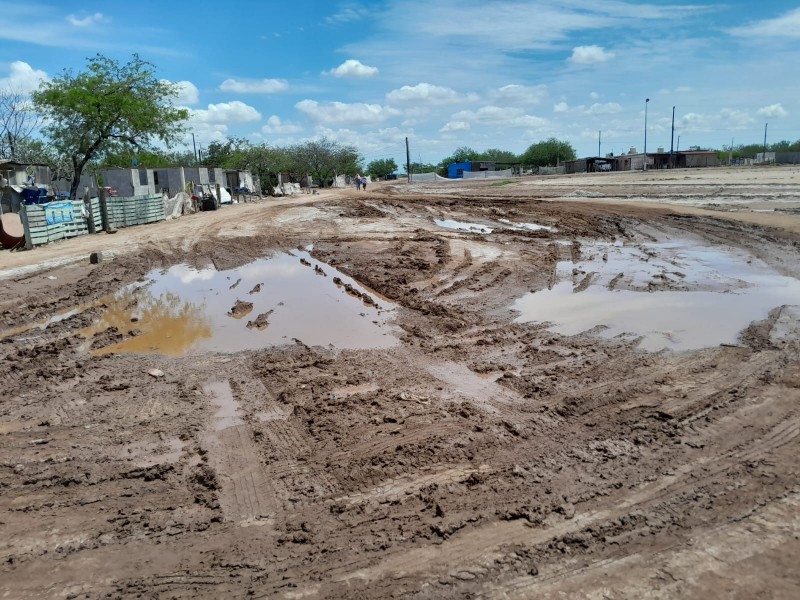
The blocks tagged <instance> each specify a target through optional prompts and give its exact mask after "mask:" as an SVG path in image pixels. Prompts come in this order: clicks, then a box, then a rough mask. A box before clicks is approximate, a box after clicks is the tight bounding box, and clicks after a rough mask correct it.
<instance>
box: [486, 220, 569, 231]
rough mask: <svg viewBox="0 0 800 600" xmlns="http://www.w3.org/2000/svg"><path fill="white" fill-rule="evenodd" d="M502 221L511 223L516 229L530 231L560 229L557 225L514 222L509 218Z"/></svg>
mask: <svg viewBox="0 0 800 600" xmlns="http://www.w3.org/2000/svg"><path fill="white" fill-rule="evenodd" d="M500 222H501V223H504V224H505V225H510V226H511V227H512V228H514V229H527V230H528V231H551V232H555V231H558V229H556V228H555V227H551V226H550V225H539V224H538V223H514V222H513V221H509V220H508V219H500Z"/></svg>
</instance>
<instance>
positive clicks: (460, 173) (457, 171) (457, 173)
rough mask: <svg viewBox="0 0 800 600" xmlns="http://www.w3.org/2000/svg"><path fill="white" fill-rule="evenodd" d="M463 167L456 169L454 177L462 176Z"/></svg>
mask: <svg viewBox="0 0 800 600" xmlns="http://www.w3.org/2000/svg"><path fill="white" fill-rule="evenodd" d="M463 176H464V169H456V177H463Z"/></svg>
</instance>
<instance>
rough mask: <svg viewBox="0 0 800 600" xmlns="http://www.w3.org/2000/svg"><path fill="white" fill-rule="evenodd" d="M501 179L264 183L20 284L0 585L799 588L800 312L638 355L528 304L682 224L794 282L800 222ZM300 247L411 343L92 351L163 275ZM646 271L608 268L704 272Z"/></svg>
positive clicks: (373, 593)
mask: <svg viewBox="0 0 800 600" xmlns="http://www.w3.org/2000/svg"><path fill="white" fill-rule="evenodd" d="M505 188H506V189H505V191H504V192H503V190H500V191H498V189H495V188H491V187H489V186H484V187H483V188H482V189H484V191H485V193H484V194H481V193H480V191H475V190H472V189H470V190H469V193H465V194H460V193H455V192H452V191H451V192H450V193H444V192H441V191H437V190H435V192H436V193H435V194H424V195H423V194H408V193H406V192H407V191H408V190H407V188H403V187H397V188H390V187H381V186H377V187H376V188H374V189H373V190H371V191H370V192H368V193H365V194H360V195H357V194H355V192H348V193H343V194H340V195H338V196H334V195H331V196H330V197H329V198H322V199H319V200H315V202H314V203H308V202H306V203H305V204H303V205H302V206H292V205H288V204H287V205H282V206H275V207H269V206H266V205H265V206H262V210H263V211H264V214H266V215H269V218H268V219H267V218H264V219H263V220H259V221H258V224H257V225H256V226H253V223H252V215H251V214H250V212H251V211H253V210H255V209H252V208H249V207H248V208H247V209H246V211H245V210H243V211H242V213H237V212H236V210H237V209H236V208H234V209H230V212H229V213H228V214H229V215H230V216H229V217H228V218H226V220H225V222H224V223H222V222H220V223H219V224H218V225H215V226H214V227H213V228H210V229H209V230H207V231H206V232H205V233H203V234H202V235H200V236H199V237H197V236H196V235H195V234H191V235H190V234H188V233H187V236H188V237H187V238H186V239H181V238H180V237H177V238H173V239H172V240H170V241H162V242H158V241H154V242H152V243H146V244H144V245H143V247H142V248H141V249H140V251H139V252H137V253H136V254H135V255H131V254H128V255H120V256H119V257H118V258H116V259H115V260H113V261H112V262H109V263H107V264H104V265H101V266H100V267H97V268H92V269H89V268H86V267H59V268H57V269H55V270H52V271H49V272H48V273H47V274H44V275H38V276H30V277H28V276H25V277H24V278H20V280H19V281H16V282H13V281H7V282H6V284H7V285H8V286H11V287H9V289H13V290H14V294H13V298H12V297H8V296H7V297H6V299H5V300H4V301H3V302H4V304H3V310H4V311H5V312H3V313H2V324H3V327H5V328H6V333H7V335H5V336H4V337H3V338H2V340H0V361H2V365H3V367H2V368H3V371H4V373H5V376H4V378H3V387H2V389H1V390H0V453H1V454H2V457H3V458H2V461H0V491H2V493H0V514H2V516H0V530H1V531H2V533H3V535H2V536H0V538H1V541H0V558H2V563H1V565H0V579H2V581H3V582H4V583H3V587H4V588H5V590H6V591H7V592H8V593H9V594H10V597H14V598H49V597H51V598H81V597H88V598H101V597H146V598H156V597H175V598H195V597H203V598H219V597H256V598H265V597H278V598H280V597H283V598H300V597H305V598H356V597H357V598H387V597H408V598H412V597H413V598H464V597H480V598H529V597H545V598H547V597H564V596H568V597H587V598H588V597H597V595H598V590H604V591H603V593H604V594H606V595H607V596H608V597H625V598H631V597H645V596H647V595H652V596H656V597H670V598H686V597H702V598H729V597H742V598H745V597H772V598H783V597H785V598H790V597H796V595H797V593H798V592H800V579H798V576H797V574H796V557H797V556H798V555H800V543H798V539H797V535H796V534H797V530H798V526H799V525H800V522H799V521H798V515H799V514H800V512H799V511H798V508H800V479H799V476H798V469H797V454H798V450H799V449H800V443H799V440H800V437H799V434H800V426H798V423H799V422H800V421H798V415H797V410H798V408H797V407H798V406H800V403H799V401H800V369H799V368H798V364H800V342H798V339H800V336H798V335H797V332H798V329H797V327H798V315H800V312H798V310H797V309H795V308H792V307H790V306H785V307H782V308H781V307H777V306H776V307H774V310H771V311H767V312H766V313H765V314H764V315H763V316H762V317H761V318H759V319H757V320H756V321H755V322H754V323H752V324H750V325H749V326H747V327H746V328H745V330H744V332H743V334H742V336H741V337H740V338H739V339H738V340H737V341H736V343H735V344H728V345H724V346H719V345H714V346H713V347H708V348H700V349H696V350H690V351H682V352H676V351H670V350H664V351H658V352H646V351H643V350H642V349H641V348H640V347H639V345H638V342H639V338H637V337H635V336H630V335H628V336H619V337H604V336H603V335H601V334H602V328H600V329H598V330H594V331H590V332H588V333H581V334H578V335H562V334H559V333H557V332H556V331H555V330H554V329H553V328H552V327H547V326H546V325H545V324H544V323H540V322H531V323H518V322H515V319H516V317H517V316H518V315H517V313H515V312H513V311H512V310H511V307H512V305H513V303H514V301H515V300H516V299H518V298H520V297H521V296H523V295H524V294H526V293H528V292H529V291H531V290H546V289H548V288H553V287H554V286H556V285H557V284H558V278H559V275H558V273H559V270H560V269H561V270H563V268H564V266H565V265H570V268H574V272H573V273H572V275H571V277H572V278H573V279H571V281H574V282H575V293H578V294H580V293H585V290H587V289H591V286H592V285H594V282H595V279H594V278H593V277H594V275H592V272H591V269H588V270H587V267H586V264H587V261H588V260H589V259H590V256H591V255H593V254H597V250H596V248H597V247H601V246H598V245H605V246H608V247H610V248H614V247H615V246H614V244H615V243H616V244H618V245H621V246H622V247H625V248H633V249H637V251H640V252H641V257H642V258H641V269H642V271H641V272H643V273H649V271H647V268H650V267H652V265H653V264H655V263H658V261H666V260H673V258H672V257H669V256H665V255H659V253H660V252H662V250H661V249H662V248H664V247H667V242H670V241H675V240H691V241H692V243H697V244H701V245H703V244H705V245H708V246H709V247H714V248H721V247H726V248H732V249H735V250H736V251H737V252H741V253H745V254H747V255H748V256H750V257H752V260H753V261H754V264H755V262H758V263H759V264H761V263H763V264H764V265H765V267H764V268H765V269H766V268H767V266H769V267H771V268H772V269H774V270H775V271H776V272H777V273H781V274H783V275H785V276H795V277H796V276H797V275H798V273H797V268H798V267H797V265H798V261H797V258H798V254H800V252H798V240H797V239H796V237H794V235H793V234H792V233H791V231H786V230H784V231H778V230H775V229H767V228H763V227H761V226H753V225H749V224H743V223H740V222H737V221H732V220H729V219H726V218H724V215H722V216H721V217H719V218H717V217H709V216H706V215H702V216H700V215H685V214H678V212H677V211H675V210H671V209H670V208H669V207H665V208H655V209H653V208H648V207H643V206H637V205H630V206H622V205H614V206H608V205H604V204H598V203H589V202H583V201H581V202H575V201H572V200H564V201H542V200H541V198H540V197H538V196H537V195H531V194H528V195H527V196H526V195H525V194H524V193H522V192H519V191H518V190H514V189H513V186H505ZM508 188H511V189H508ZM501 192H503V193H501ZM223 212H224V211H223ZM245 213H247V214H245ZM437 219H450V220H454V221H457V222H463V223H479V224H481V225H482V226H483V227H484V228H485V229H486V230H487V231H488V229H489V228H492V229H493V230H492V232H491V233H476V232H474V231H468V230H465V229H461V230H459V229H448V228H445V227H440V226H437V225H436V224H435V220H437ZM509 223H510V224H511V225H509ZM523 224H527V225H536V226H541V227H549V228H550V229H544V228H538V229H530V228H527V229H526V228H525V227H523V226H522V225H523ZM498 225H500V226H498ZM170 227H177V226H174V225H170ZM176 232H178V233H179V232H180V230H179V229H176ZM243 232H244V233H246V235H241V234H242V233H243ZM193 235H194V236H195V237H192V236H193ZM309 244H313V250H312V251H311V254H312V256H313V258H314V259H316V260H319V261H322V262H324V263H325V264H326V265H329V267H326V269H327V270H328V271H329V274H332V273H333V271H334V270H338V271H339V272H340V273H342V274H343V275H346V276H350V277H352V278H354V279H355V280H356V281H358V282H360V283H361V284H362V285H363V286H365V289H366V290H368V293H369V294H370V297H374V298H376V299H377V301H378V302H379V303H382V304H386V305H390V304H391V305H392V306H396V307H397V308H396V319H395V322H396V325H397V327H398V331H399V333H398V334H397V335H398V338H399V343H398V344H397V345H395V346H393V347H391V348H388V349H381V350H346V349H341V348H335V347H321V346H316V347H312V346H309V345H307V344H306V343H304V342H303V340H302V339H298V340H294V341H293V340H287V344H286V345H282V346H276V347H269V348H264V349H263V350H258V351H248V352H241V353H236V354H222V353H219V354H216V353H210V354H203V355H199V356H187V357H179V358H169V357H165V356H160V355H157V354H108V355H96V354H93V353H92V352H91V351H90V350H89V349H87V342H88V343H89V344H90V346H91V347H93V348H94V349H102V348H104V347H107V346H109V345H110V344H112V343H115V342H117V341H119V336H122V337H125V336H129V335H135V331H134V330H135V329H136V328H137V327H142V326H143V324H141V323H137V322H132V323H131V325H130V329H128V330H117V331H105V332H100V333H97V334H95V335H94V337H93V338H92V339H90V340H86V339H84V337H83V334H82V333H81V332H82V331H83V330H84V329H85V327H86V326H87V325H89V324H91V323H93V322H95V321H96V320H97V319H98V317H99V316H100V315H101V314H102V313H103V311H104V310H105V309H106V307H107V305H108V303H107V302H106V300H104V298H106V297H107V295H108V294H112V293H114V292H115V291H116V290H118V289H119V288H120V287H121V286H122V285H124V284H128V283H132V282H135V281H137V280H139V279H140V278H141V277H142V276H144V275H145V274H146V273H147V272H149V271H150V270H152V269H163V268H166V267H168V266H170V265H172V264H176V263H181V262H182V263H187V264H189V265H196V266H200V265H207V264H209V263H211V264H213V265H214V266H215V267H216V269H218V270H225V269H230V268H236V267H239V266H241V265H244V264H245V263H247V262H249V261H250V260H252V259H255V258H258V257H262V256H266V255H269V254H271V253H278V252H282V251H286V250H291V249H293V248H297V247H306V246H307V245H309ZM605 246H602V247H605ZM617 247H619V246H617ZM648 252H649V253H652V255H651V254H648ZM759 261H761V262H759ZM571 265H574V267H572V266H571ZM298 268H307V267H305V266H303V265H299V266H298ZM675 270H677V267H676V268H675ZM48 274H52V275H53V276H55V277H56V278H57V279H55V280H45V279H44V277H47V275H48ZM656 275H661V273H657V274H656ZM656 275H647V277H649V278H650V279H645V280H644V281H643V282H640V281H638V280H637V281H632V280H629V277H630V273H628V274H627V275H626V276H625V277H624V278H622V279H618V280H617V281H616V283H615V284H614V285H615V286H616V285H619V287H620V288H622V287H625V286H628V287H631V288H633V286H634V283H636V284H637V285H639V284H641V285H643V286H646V285H647V284H648V283H650V284H652V286H653V287H651V288H650V289H652V290H671V289H673V288H674V289H679V288H680V286H684V287H686V286H687V284H686V283H685V281H684V280H680V279H679V278H677V277H673V278H672V279H669V280H665V279H664V278H663V277H657V276H656ZM673 280H674V281H673ZM264 281H265V283H264V286H265V289H266V288H268V287H269V286H270V282H269V279H268V278H265V279H264ZM665 281H666V282H665ZM670 281H673V283H669V282H670ZM331 285H333V284H331ZM612 287H613V286H612ZM643 293H644V294H646V295H648V296H650V295H652V294H648V293H647V292H643ZM653 294H658V291H654V292H653ZM248 298H249V297H248ZM336 298H338V296H336ZM798 304H800V300H799V301H798ZM72 308H75V312H74V313H71V314H67V315H62V316H63V318H60V320H54V321H52V322H50V323H49V324H47V326H46V327H37V328H26V327H20V329H18V330H14V329H13V328H14V327H18V326H24V325H26V324H27V325H30V324H31V323H33V322H39V323H46V322H47V321H46V320H47V319H48V318H49V317H51V316H53V315H54V314H60V313H62V311H66V310H69V309H72ZM253 314H255V313H253ZM279 316H280V312H279V311H276V313H275V314H270V315H269V319H268V323H267V324H266V325H265V327H266V328H268V327H272V325H271V324H270V322H271V321H273V320H274V319H277V318H279ZM245 320H246V319H245ZM242 326H244V323H242ZM126 329H127V328H126ZM132 332H133V333H132Z"/></svg>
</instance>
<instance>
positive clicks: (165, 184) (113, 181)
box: [99, 167, 252, 197]
mask: <svg viewBox="0 0 800 600" xmlns="http://www.w3.org/2000/svg"><path fill="white" fill-rule="evenodd" d="M245 173H248V175H249V172H245ZM99 174H100V176H101V177H102V179H103V186H104V187H111V188H113V189H115V190H117V195H118V196H126V197H127V196H145V195H152V194H160V193H162V192H165V193H166V194H167V195H169V196H174V195H175V194H177V193H178V192H184V191H186V188H187V185H188V184H189V183H192V184H193V186H194V185H202V186H204V187H207V186H210V187H211V188H213V187H214V186H215V185H216V184H219V185H220V187H223V188H224V187H226V186H225V184H226V181H227V180H226V177H225V172H224V171H223V169H221V168H219V167H164V168H156V169H147V168H144V167H131V168H117V169H105V170H103V171H100V173H99ZM250 182H251V183H252V176H251V178H250Z"/></svg>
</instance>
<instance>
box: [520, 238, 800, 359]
mask: <svg viewBox="0 0 800 600" xmlns="http://www.w3.org/2000/svg"><path fill="white" fill-rule="evenodd" d="M582 255H583V257H584V260H583V261H582V262H579V263H573V262H571V261H564V262H560V263H558V267H557V283H556V284H555V285H554V286H553V287H552V288H551V289H549V290H542V291H538V292H532V293H529V294H526V295H525V296H523V297H522V298H520V299H518V300H517V301H516V302H515V303H514V306H513V308H514V309H515V310H517V311H519V312H520V316H519V317H518V318H517V319H516V322H525V323H527V322H541V323H548V324H549V325H548V326H549V328H550V329H552V330H553V331H556V332H558V333H561V334H564V335H575V334H578V333H581V332H585V331H589V330H595V332H596V333H597V334H598V335H602V336H605V337H615V336H619V335H630V336H634V337H636V338H640V341H639V347H640V348H642V349H645V350H649V351H657V350H661V349H664V348H669V349H673V350H689V349H697V348H704V347H709V346H716V345H719V344H726V343H727V344H735V343H736V342H737V340H738V338H739V334H740V333H741V331H742V330H743V329H744V328H745V327H747V325H749V324H750V323H751V322H752V321H755V320H759V319H763V318H765V317H766V316H767V314H768V313H769V311H770V310H772V309H773V308H775V307H777V306H781V305H783V304H800V281H799V280H797V279H794V278H791V277H784V276H782V275H779V274H778V273H776V272H774V271H773V270H772V269H770V268H769V267H767V266H766V265H765V264H764V263H762V262H761V261H759V260H758V259H755V258H753V257H752V256H750V255H747V254H745V253H743V252H738V251H734V250H729V249H720V248H712V247H706V246H700V245H697V244H693V243H691V242H687V241H679V242H669V243H663V244H648V245H644V246H641V247H636V248H633V247H624V246H621V245H614V244H597V245H594V246H587V245H584V246H583V247H582Z"/></svg>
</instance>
